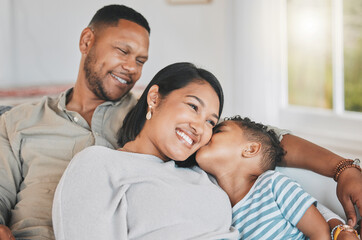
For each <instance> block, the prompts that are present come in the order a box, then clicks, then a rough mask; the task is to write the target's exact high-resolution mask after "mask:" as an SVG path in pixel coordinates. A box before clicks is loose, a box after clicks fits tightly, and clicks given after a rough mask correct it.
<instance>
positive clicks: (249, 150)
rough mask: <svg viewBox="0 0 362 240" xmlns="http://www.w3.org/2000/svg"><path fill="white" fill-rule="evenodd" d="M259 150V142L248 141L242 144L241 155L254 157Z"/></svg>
mask: <svg viewBox="0 0 362 240" xmlns="http://www.w3.org/2000/svg"><path fill="white" fill-rule="evenodd" d="M260 150H261V143H258V142H249V143H247V144H246V145H245V146H244V148H243V151H242V152H241V155H242V156H243V157H245V158H250V157H254V156H255V155H257V154H258V153H259V152H260Z"/></svg>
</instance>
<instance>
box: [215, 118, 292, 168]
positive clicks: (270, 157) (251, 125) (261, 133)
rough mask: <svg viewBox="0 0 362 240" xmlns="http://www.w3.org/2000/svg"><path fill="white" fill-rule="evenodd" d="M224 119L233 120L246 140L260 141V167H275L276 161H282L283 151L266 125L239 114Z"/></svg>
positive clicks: (273, 133)
mask: <svg viewBox="0 0 362 240" xmlns="http://www.w3.org/2000/svg"><path fill="white" fill-rule="evenodd" d="M224 121H233V122H235V123H236V124H237V125H238V126H239V127H240V128H241V129H242V130H243V131H244V132H245V134H244V136H245V137H246V138H247V140H248V141H256V142H260V143H261V145H262V148H261V153H262V155H263V157H262V161H261V167H262V169H263V170H264V171H266V170H273V169H275V167H276V165H277V163H279V162H281V161H282V159H283V157H284V155H285V152H284V149H283V148H282V147H281V145H280V142H279V139H278V137H277V135H276V134H275V132H274V131H273V130H272V129H268V127H267V126H265V125H263V124H261V123H256V122H253V121H251V120H250V119H249V118H247V117H246V118H242V117H240V116H239V115H237V116H234V117H229V118H225V119H224ZM222 124H223V122H221V123H220V124H218V126H216V127H215V128H214V131H215V130H217V128H218V127H219V125H222Z"/></svg>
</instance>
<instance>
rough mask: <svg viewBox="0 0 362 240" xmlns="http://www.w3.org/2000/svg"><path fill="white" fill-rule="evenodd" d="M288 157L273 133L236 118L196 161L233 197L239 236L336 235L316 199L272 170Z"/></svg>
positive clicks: (227, 122)
mask: <svg viewBox="0 0 362 240" xmlns="http://www.w3.org/2000/svg"><path fill="white" fill-rule="evenodd" d="M283 156H284V150H283V149H282V147H281V146H280V144H279V140H278V139H277V136H276V135H275V133H274V131H272V130H269V131H268V130H267V127H266V126H264V125H262V124H258V123H255V122H252V121H250V119H248V118H244V119H243V118H241V117H240V116H236V117H233V118H228V119H226V120H225V121H224V122H222V123H220V124H219V125H217V126H216V127H215V128H214V135H213V137H212V139H211V140H210V142H209V143H208V144H207V145H206V146H204V147H202V148H201V149H200V150H199V151H198V152H197V154H196V161H197V163H198V164H199V166H200V167H201V168H203V169H204V170H205V171H206V172H209V173H210V174H212V175H213V176H214V177H215V178H216V180H217V181H218V184H219V185H220V187H221V188H222V189H224V191H226V193H227V194H228V195H229V198H230V201H231V204H232V206H233V226H234V227H235V228H237V229H238V230H239V232H240V234H239V238H240V239H305V238H306V237H309V238H310V239H319V240H321V239H331V235H330V232H329V226H328V224H327V222H326V221H325V220H324V218H323V217H322V215H321V214H320V212H319V211H318V210H317V209H316V207H315V205H316V200H315V199H314V198H313V197H312V196H310V195H309V194H307V193H306V192H304V191H303V189H302V188H301V186H300V185H299V184H298V183H296V182H294V181H293V180H291V179H290V178H288V177H287V176H285V175H283V174H281V173H279V172H276V171H273V170H274V169H275V166H276V163H277V162H278V161H281V159H282V157H283ZM356 239H357V238H356Z"/></svg>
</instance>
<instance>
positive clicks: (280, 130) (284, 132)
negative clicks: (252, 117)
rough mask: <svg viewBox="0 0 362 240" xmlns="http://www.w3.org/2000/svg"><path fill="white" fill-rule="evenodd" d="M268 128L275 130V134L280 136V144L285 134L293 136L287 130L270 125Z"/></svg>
mask: <svg viewBox="0 0 362 240" xmlns="http://www.w3.org/2000/svg"><path fill="white" fill-rule="evenodd" d="M267 127H268V130H273V131H274V132H275V134H276V135H277V136H278V139H279V142H281V141H282V139H283V136H284V135H285V134H292V132H291V131H289V130H287V129H281V128H277V127H274V126H270V125H267Z"/></svg>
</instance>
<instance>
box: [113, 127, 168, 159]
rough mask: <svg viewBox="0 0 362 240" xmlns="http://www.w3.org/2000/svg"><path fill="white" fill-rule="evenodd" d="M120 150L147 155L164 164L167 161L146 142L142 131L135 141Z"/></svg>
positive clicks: (146, 139)
mask: <svg viewBox="0 0 362 240" xmlns="http://www.w3.org/2000/svg"><path fill="white" fill-rule="evenodd" d="M120 150H122V151H126V152H133V153H142V154H149V155H153V156H156V157H158V158H160V159H162V160H163V161H164V162H167V161H169V159H168V158H167V157H166V156H164V155H161V154H160V152H159V151H157V150H156V149H155V147H154V145H153V144H152V143H150V142H149V141H148V138H146V137H145V136H143V133H142V131H141V133H140V134H139V135H138V136H137V137H136V139H135V140H133V141H130V142H128V143H126V144H125V145H124V146H123V147H122V148H121V149H120Z"/></svg>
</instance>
